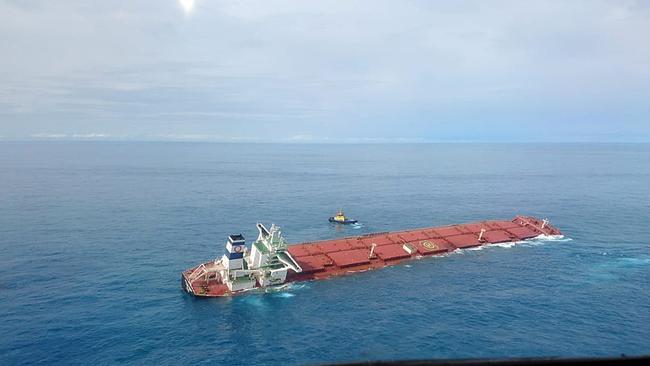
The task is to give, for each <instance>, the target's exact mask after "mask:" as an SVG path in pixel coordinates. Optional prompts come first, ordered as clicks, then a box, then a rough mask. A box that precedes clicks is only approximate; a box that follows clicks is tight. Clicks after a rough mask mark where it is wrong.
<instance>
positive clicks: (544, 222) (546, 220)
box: [542, 219, 548, 229]
mask: <svg viewBox="0 0 650 366" xmlns="http://www.w3.org/2000/svg"><path fill="white" fill-rule="evenodd" d="M546 225H548V219H544V220H542V229H543V228H545V227H546Z"/></svg>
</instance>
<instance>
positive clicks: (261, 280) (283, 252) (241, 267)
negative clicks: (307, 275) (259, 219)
mask: <svg viewBox="0 0 650 366" xmlns="http://www.w3.org/2000/svg"><path fill="white" fill-rule="evenodd" d="M257 230H258V231H259V236H258V237H257V240H255V241H254V242H253V244H252V246H251V250H250V251H249V250H248V248H247V247H246V242H245V239H244V237H243V236H242V235H241V234H239V235H230V236H228V241H227V242H226V252H225V253H224V255H223V256H222V257H221V259H219V260H217V261H215V263H214V267H213V271H214V272H217V274H218V276H215V279H217V278H218V279H220V280H221V282H222V283H223V284H225V285H226V286H228V289H229V290H230V291H244V290H250V289H253V288H255V287H267V286H276V285H281V284H283V283H284V282H285V280H286V278H287V271H288V270H292V271H294V272H296V273H300V272H302V268H301V267H300V265H299V264H298V263H297V262H296V261H295V260H294V259H293V257H292V256H291V254H289V252H288V251H287V242H286V241H285V240H284V238H283V237H282V232H281V231H280V228H279V227H277V226H275V225H271V229H270V230H268V229H266V227H264V225H262V224H260V223H258V224H257Z"/></svg>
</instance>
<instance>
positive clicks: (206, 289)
mask: <svg viewBox="0 0 650 366" xmlns="http://www.w3.org/2000/svg"><path fill="white" fill-rule="evenodd" d="M257 230H258V231H259V235H258V237H257V239H256V240H255V241H254V242H253V243H252V244H251V248H250V249H249V248H248V247H247V246H246V241H245V239H244V237H243V236H242V235H241V234H236V235H230V236H228V240H227V242H226V250H225V253H224V254H223V255H222V256H221V257H220V258H217V259H214V260H212V261H210V262H206V263H202V264H200V265H198V266H196V267H193V268H190V269H188V270H186V271H184V272H183V273H182V276H181V283H182V287H183V289H184V290H185V291H187V292H188V293H189V294H191V295H194V296H197V297H220V296H232V295H236V294H240V293H244V292H247V291H252V290H273V289H279V288H280V289H281V288H282V287H283V286H286V285H287V284H289V283H291V282H296V281H310V280H320V279H326V278H331V277H336V276H343V275H348V274H352V273H358V272H365V271H368V270H374V269H379V268H383V267H387V266H392V265H396V264H399V263H402V262H405V261H408V260H414V259H419V258H423V257H427V256H434V255H443V254H446V253H449V252H453V251H455V250H458V249H466V248H472V247H479V246H482V245H489V244H497V243H518V242H521V241H524V240H529V239H535V238H544V237H561V235H562V233H561V232H560V230H558V229H557V228H556V227H554V226H552V225H551V224H550V223H549V221H548V220H547V219H544V220H540V219H537V218H535V217H529V216H517V217H515V218H514V219H512V220H495V221H481V222H475V223H469V224H461V225H450V226H441V227H427V228H421V229H412V230H404V231H394V232H382V233H373V234H366V235H362V236H355V237H347V238H339V239H332V240H323V241H315V242H306V243H300V244H293V245H289V244H288V243H287V241H286V240H285V239H284V237H283V236H282V232H281V230H280V228H279V227H278V226H276V225H271V227H270V228H268V229H267V228H266V227H265V226H264V225H262V224H260V223H258V224H257Z"/></svg>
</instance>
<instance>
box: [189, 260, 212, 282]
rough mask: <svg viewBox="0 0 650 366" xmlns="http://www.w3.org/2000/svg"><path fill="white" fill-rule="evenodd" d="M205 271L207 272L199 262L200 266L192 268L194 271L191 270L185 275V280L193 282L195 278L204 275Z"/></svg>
mask: <svg viewBox="0 0 650 366" xmlns="http://www.w3.org/2000/svg"><path fill="white" fill-rule="evenodd" d="M206 272H207V270H206V268H205V264H201V265H200V266H198V267H196V269H194V271H192V273H190V275H189V276H187V280H188V281H189V282H193V281H194V280H196V279H197V278H199V277H201V276H202V275H204V274H205V273H206Z"/></svg>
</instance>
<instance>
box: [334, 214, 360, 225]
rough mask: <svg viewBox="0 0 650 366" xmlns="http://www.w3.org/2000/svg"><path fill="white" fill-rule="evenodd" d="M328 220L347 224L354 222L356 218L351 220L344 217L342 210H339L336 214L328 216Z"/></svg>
mask: <svg viewBox="0 0 650 366" xmlns="http://www.w3.org/2000/svg"><path fill="white" fill-rule="evenodd" d="M330 222H333V223H336V224H344V225H347V224H356V223H357V220H353V219H350V218H347V217H345V214H344V213H343V210H339V212H337V213H336V215H334V216H332V217H330Z"/></svg>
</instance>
